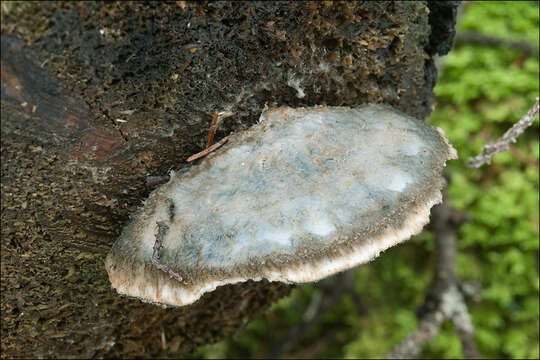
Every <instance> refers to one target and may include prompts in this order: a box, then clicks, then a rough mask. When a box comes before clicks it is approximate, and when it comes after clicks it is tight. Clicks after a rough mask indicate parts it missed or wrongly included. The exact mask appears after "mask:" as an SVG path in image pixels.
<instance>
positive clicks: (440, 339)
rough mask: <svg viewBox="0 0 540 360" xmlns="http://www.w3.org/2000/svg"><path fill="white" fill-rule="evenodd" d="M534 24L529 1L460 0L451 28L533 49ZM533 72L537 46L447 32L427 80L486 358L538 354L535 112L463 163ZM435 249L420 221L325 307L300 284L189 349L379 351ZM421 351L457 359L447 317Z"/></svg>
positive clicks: (512, 117)
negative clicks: (454, 38)
mask: <svg viewBox="0 0 540 360" xmlns="http://www.w3.org/2000/svg"><path fill="white" fill-rule="evenodd" d="M538 23H539V8H538V3H537V2H536V3H535V2H474V3H469V4H468V5H467V7H466V9H465V11H464V13H463V16H462V17H461V19H460V23H459V26H458V33H462V34H463V33H465V32H471V31H474V32H479V33H482V34H485V35H490V36H495V37H500V38H504V39H512V40H515V41H526V42H527V43H529V44H530V45H531V46H533V47H535V46H538V45H537V44H538V41H539V28H538ZM538 73H539V65H538V52H537V51H536V52H534V51H533V52H532V53H530V54H529V53H527V52H525V51H522V50H516V49H512V48H509V47H507V46H487V45H481V44H470V43H466V42H463V41H458V42H456V45H455V47H454V49H453V50H452V51H451V52H450V53H449V54H448V55H447V56H446V57H444V58H443V69H442V74H441V76H440V78H439V82H438V84H437V87H436V88H435V93H436V96H437V105H436V108H435V110H434V112H433V114H432V115H431V118H430V121H431V123H432V124H434V125H436V126H439V127H441V128H443V129H444V130H445V132H446V134H447V137H448V138H449V139H450V140H451V142H452V143H453V145H454V147H455V148H456V149H457V150H458V152H459V156H460V159H459V160H458V161H451V162H449V164H448V165H449V166H448V169H449V172H450V174H451V176H452V181H451V184H450V186H449V189H448V194H449V198H450V201H451V203H452V205H453V206H454V207H455V208H456V209H458V210H461V211H464V212H466V213H467V214H469V215H470V216H471V221H470V222H468V223H467V224H465V225H464V226H463V227H462V228H461V231H460V234H459V239H458V248H459V253H458V259H457V271H458V274H459V278H460V281H461V283H462V286H463V289H464V290H465V293H466V294H467V295H468V297H467V304H468V306H469V310H470V313H471V316H472V322H473V325H474V326H475V329H476V343H477V346H478V348H479V350H480V352H481V353H482V354H483V355H484V356H486V357H499V358H500V357H504V358H538V357H539V356H540V354H539V342H538V337H539V278H538V266H539V263H538V245H539V240H538V235H539V221H538V218H539V210H538V209H539V205H538V203H539V194H538V181H539V175H538V174H539V171H538V163H539V161H538V158H539V141H538V138H539V130H538V119H537V120H536V121H535V123H534V124H533V126H532V127H531V128H529V129H528V130H527V131H526V132H525V133H524V134H523V135H522V136H521V137H520V138H519V140H518V142H517V143H516V144H514V146H513V147H512V149H511V151H507V152H504V153H501V154H499V155H497V156H496V157H495V158H494V161H493V162H492V164H491V165H485V166H484V167H482V168H480V169H469V168H467V167H466V164H467V161H468V159H469V157H470V156H474V155H476V154H479V153H480V152H481V149H482V146H483V145H485V144H486V143H489V142H493V141H494V140H496V139H497V138H498V137H499V136H501V135H502V134H503V133H504V132H505V131H506V130H507V129H508V128H509V127H511V126H512V125H513V124H514V123H515V122H516V121H517V120H519V119H520V118H521V117H522V116H523V115H524V114H525V113H526V112H527V111H528V109H529V108H530V107H531V106H532V104H533V103H534V101H535V98H536V97H537V96H538V92H539V81H538V76H539V74H538ZM434 248H435V244H434V239H433V234H432V233H431V230H430V228H429V226H428V228H426V230H425V231H424V232H423V233H422V234H421V235H420V236H417V237H415V238H413V239H411V240H410V241H409V242H407V243H405V244H402V245H399V246H397V247H395V248H392V249H390V250H388V251H386V252H385V253H384V254H382V255H381V256H380V257H379V258H377V259H376V260H374V261H373V262H371V263H370V264H367V265H364V266H360V267H359V268H358V269H357V270H355V272H354V274H351V275H352V276H350V277H348V278H350V279H351V281H352V282H351V289H348V290H347V291H345V292H344V295H343V296H339V297H338V298H337V300H336V301H330V302H331V304H330V305H328V304H326V303H325V301H326V300H325V299H327V298H328V297H329V296H330V297H331V296H332V289H328V288H324V287H322V286H321V284H314V285H306V286H300V287H298V288H297V289H296V290H294V292H293V294H292V295H291V296H290V297H288V298H285V299H282V300H281V301H280V302H278V303H276V304H274V306H273V307H272V309H271V310H270V311H269V312H268V313H267V314H266V315H264V316H262V317H260V318H259V319H257V320H256V321H254V322H251V323H249V324H247V325H246V326H245V328H244V329H243V330H241V331H240V332H239V333H237V334H236V336H235V337H234V338H232V339H229V340H228V341H224V342H221V343H218V344H214V345H208V346H204V347H201V348H199V350H198V351H197V353H196V354H194V356H195V357H204V358H222V357H250V358H256V357H268V356H276V355H281V356H283V357H334V358H335V357H339V358H341V357H348V358H357V357H362V358H365V357H381V356H384V355H385V354H386V353H387V352H388V351H389V350H390V349H391V348H392V347H393V346H394V345H395V344H397V343H398V342H399V341H400V340H401V339H402V338H404V337H405V336H406V335H407V334H408V333H409V332H411V331H412V330H414V329H415V328H416V325H417V320H416V315H415V311H416V309H417V308H418V307H419V306H420V305H421V304H422V303H423V301H424V298H425V295H426V293H427V290H428V287H429V285H430V282H431V279H432V276H433V268H434V261H435V254H434ZM348 278H347V277H346V279H348ZM346 279H345V280H342V279H340V280H339V281H338V282H337V283H339V282H340V281H346ZM317 304H323V305H321V306H320V307H319V309H323V310H326V311H324V312H323V313H321V314H320V316H319V317H318V318H317V321H315V322H314V323H313V324H311V325H310V326H309V327H307V329H302V331H301V332H302V333H303V336H301V337H296V336H295V335H294V336H293V335H292V334H291V333H290V332H291V331H292V329H293V328H294V327H295V326H296V325H297V324H299V323H301V321H302V319H303V318H306V317H309V316H310V315H312V314H311V313H309V311H312V310H313V309H316V308H317ZM310 306H311V310H310V309H309V307H310ZM306 312H307V314H306ZM293 338H297V341H293V342H292V343H291V344H289V345H293V346H289V347H291V349H287V350H286V352H285V353H282V354H277V353H276V349H279V346H283V344H284V343H285V342H287V341H289V340H291V339H293ZM293 340H294V339H293ZM422 356H423V357H425V358H432V357H444V358H462V357H463V356H462V352H461V344H460V341H459V338H458V336H457V335H456V333H455V332H454V331H453V329H452V324H451V323H445V324H444V325H443V327H442V329H441V332H440V333H439V335H438V336H437V337H436V338H435V339H434V340H432V341H431V342H429V343H428V344H427V345H426V346H425V347H424V351H423V355H422Z"/></svg>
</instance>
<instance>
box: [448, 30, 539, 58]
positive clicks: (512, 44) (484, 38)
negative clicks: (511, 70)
mask: <svg viewBox="0 0 540 360" xmlns="http://www.w3.org/2000/svg"><path fill="white" fill-rule="evenodd" d="M455 43H456V44H459V43H470V44H478V45H487V46H497V47H507V48H510V49H517V50H521V51H523V52H525V53H526V54H529V55H531V54H534V55H538V45H533V44H531V43H530V42H528V41H520V40H513V39H504V38H500V37H495V36H489V35H485V34H482V33H479V32H475V31H467V32H458V33H457V34H456V37H455Z"/></svg>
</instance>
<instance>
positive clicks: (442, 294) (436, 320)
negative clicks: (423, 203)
mask: <svg viewBox="0 0 540 360" xmlns="http://www.w3.org/2000/svg"><path fill="white" fill-rule="evenodd" d="M432 217H433V222H434V225H435V239H436V244H437V249H438V252H437V263H436V266H435V276H434V279H433V282H432V285H431V289H430V292H429V293H428V295H427V296H426V300H425V302H424V304H423V305H422V307H421V308H420V309H419V315H418V317H419V323H418V328H417V329H416V330H415V331H414V332H413V333H411V334H410V335H409V336H407V337H406V338H405V339H404V340H402V341H401V342H400V343H399V344H397V345H396V346H395V347H394V349H392V351H391V352H390V353H388V354H387V355H386V357H387V358H389V359H405V358H417V357H418V356H419V355H420V353H421V352H422V348H423V347H424V345H425V344H426V343H427V342H429V341H430V340H431V339H433V338H434V337H435V336H437V334H438V333H439V330H440V327H441V325H442V324H443V323H444V322H445V321H448V320H451V321H452V322H453V324H454V327H455V329H456V331H457V333H458V335H459V338H460V340H461V343H462V347H463V354H464V355H465V356H466V357H467V358H479V357H480V355H479V353H478V350H477V349H476V345H475V342H474V327H473V325H472V323H471V319H470V316H469V312H468V310H467V305H466V303H465V299H464V297H463V294H462V293H461V292H460V290H459V287H458V283H457V276H456V253H457V245H456V241H457V233H458V230H459V227H460V226H461V224H463V223H464V222H465V221H466V217H465V216H463V214H460V213H458V212H456V211H454V210H453V209H452V208H451V207H450V205H449V204H448V202H447V201H446V200H445V202H443V203H442V204H440V205H438V206H436V207H434V208H433V210H432Z"/></svg>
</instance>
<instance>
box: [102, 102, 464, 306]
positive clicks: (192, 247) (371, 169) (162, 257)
mask: <svg viewBox="0 0 540 360" xmlns="http://www.w3.org/2000/svg"><path fill="white" fill-rule="evenodd" d="M456 157H457V154H456V151H455V150H454V149H453V148H452V146H451V145H450V144H449V143H448V141H447V140H446V139H445V138H444V134H443V133H442V131H441V130H440V129H437V128H434V127H432V126H431V125H429V124H427V123H426V122H424V121H420V120H417V119H413V118H411V117H409V116H406V115H404V114H402V113H400V112H397V111H395V110H393V109H392V108H390V107H386V106H382V105H364V106H361V107H358V108H346V107H324V106H318V107H313V108H298V109H293V108H287V107H283V108H277V109H273V110H268V111H266V112H265V113H263V114H262V115H261V121H260V122H259V123H258V124H257V125H254V126H253V127H251V128H250V129H249V130H247V131H244V132H241V133H238V134H234V135H232V136H231V137H230V140H229V142H228V144H226V145H225V146H223V147H222V148H221V149H219V150H217V151H216V152H214V153H211V154H210V155H208V156H207V157H206V158H204V159H203V160H202V161H201V162H200V164H199V165H196V166H193V167H192V168H191V169H190V170H189V171H187V172H184V173H182V174H176V175H175V174H173V176H171V180H170V181H169V182H168V183H167V184H165V185H163V186H162V187H160V188H158V189H157V190H155V191H154V192H153V193H152V194H151V195H150V197H149V198H148V200H146V202H145V204H144V206H143V207H142V208H141V209H140V210H139V211H138V212H137V213H136V214H135V215H134V216H133V217H132V220H131V222H130V223H129V224H128V225H127V226H126V228H125V229H124V231H123V233H122V235H121V237H120V238H119V239H118V241H117V242H116V243H115V245H114V246H113V249H112V250H111V253H110V254H109V256H108V258H107V263H106V267H107V271H108V273H109V278H110V280H111V283H112V285H113V287H114V288H116V289H117V291H118V292H119V293H122V294H126V295H130V296H136V297H139V298H141V299H143V300H145V301H151V302H158V303H162V304H169V305H186V304H190V303H192V302H194V301H196V300H197V299H198V298H199V297H200V296H201V295H202V294H203V293H205V292H208V291H212V290H214V289H215V288H216V287H217V286H220V285H224V284H229V283H235V282H241V281H246V280H248V279H253V280H260V279H263V278H266V279H268V280H271V281H282V282H289V283H303V282H310V281H316V280H319V279H321V278H324V277H326V276H329V275H332V274H334V273H336V272H339V271H342V270H346V269H349V268H351V267H354V266H356V265H358V264H361V263H365V262H367V261H369V260H371V259H373V258H375V257H376V256H378V255H379V253H380V252H381V251H383V250H385V249H387V248H389V247H390V246H392V245H395V244H397V243H399V242H401V241H404V240H407V239H408V238H410V236H411V235H414V234H416V233H418V232H420V230H421V229H422V227H423V226H424V225H425V224H426V223H427V222H428V221H429V211H430V209H431V207H432V206H433V205H435V204H437V203H439V202H440V201H441V188H442V186H443V184H442V177H441V172H442V170H443V168H444V166H445V162H446V160H449V159H454V158H456ZM156 241H158V243H157V244H156ZM156 249H157V252H156ZM153 256H154V261H152V258H153Z"/></svg>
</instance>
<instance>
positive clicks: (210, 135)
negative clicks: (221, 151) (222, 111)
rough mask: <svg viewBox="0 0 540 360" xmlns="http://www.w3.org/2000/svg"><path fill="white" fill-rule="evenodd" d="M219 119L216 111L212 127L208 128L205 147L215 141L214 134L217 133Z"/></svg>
mask: <svg viewBox="0 0 540 360" xmlns="http://www.w3.org/2000/svg"><path fill="white" fill-rule="evenodd" d="M217 121H218V112H217V111H214V116H213V117H212V122H211V123H210V129H209V130H208V141H207V142H206V148H205V149H208V148H209V147H210V145H212V142H213V141H214V134H215V133H216V129H217Z"/></svg>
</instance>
